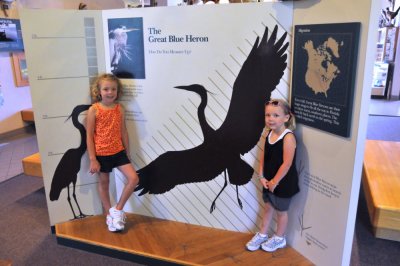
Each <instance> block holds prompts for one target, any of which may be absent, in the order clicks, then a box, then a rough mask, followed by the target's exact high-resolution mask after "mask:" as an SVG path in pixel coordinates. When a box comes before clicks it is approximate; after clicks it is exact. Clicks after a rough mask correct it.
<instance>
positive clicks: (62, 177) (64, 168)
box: [49, 104, 91, 219]
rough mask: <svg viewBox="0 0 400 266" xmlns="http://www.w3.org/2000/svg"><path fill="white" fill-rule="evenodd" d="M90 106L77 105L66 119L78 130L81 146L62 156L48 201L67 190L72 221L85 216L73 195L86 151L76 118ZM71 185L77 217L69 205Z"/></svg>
mask: <svg viewBox="0 0 400 266" xmlns="http://www.w3.org/2000/svg"><path fill="white" fill-rule="evenodd" d="M90 106H91V105H84V104H83V105H78V106H76V107H75V108H74V109H73V111H72V114H71V115H70V116H69V117H68V118H67V120H68V119H70V118H72V124H73V125H74V126H75V127H76V128H77V129H78V130H79V133H80V135H81V144H80V145H79V147H77V148H74V149H69V150H67V151H66V152H65V153H64V155H63V156H62V158H61V160H60V162H59V163H58V165H57V167H56V170H55V171H54V175H53V179H52V181H51V188H50V194H49V196H50V200H51V201H56V200H58V199H59V198H60V194H61V191H62V190H63V189H64V188H67V191H68V192H67V200H68V203H69V206H70V207H71V211H72V214H73V215H74V219H78V218H84V217H86V216H87V215H86V214H83V213H82V211H81V208H80V206H79V203H78V201H77V199H76V194H75V187H76V181H77V178H78V173H79V170H80V169H81V159H82V156H83V154H84V153H85V151H86V147H87V146H86V129H85V127H84V126H83V125H82V124H81V123H80V122H79V119H78V116H79V114H80V113H82V112H83V111H86V110H88V109H89V107H90ZM71 184H72V197H73V198H74V201H75V203H76V206H77V207H78V211H79V215H76V213H75V211H74V208H73V207H72V204H71V196H70V185H71Z"/></svg>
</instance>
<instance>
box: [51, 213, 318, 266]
mask: <svg viewBox="0 0 400 266" xmlns="http://www.w3.org/2000/svg"><path fill="white" fill-rule="evenodd" d="M55 228H56V236H57V240H58V243H59V244H62V245H67V246H70V247H75V248H79V249H84V250H87V251H91V252H95V253H98V254H103V255H108V256H112V257H116V258H120V259H125V260H130V261H134V262H137V263H142V264H146V265H252V266H256V265H279V266H280V265H312V263H311V262H310V261H308V260H307V259H306V258H304V257H303V256H302V255H300V254H299V253H298V252H297V251H295V250H294V249H293V248H291V247H289V246H287V247H285V248H283V249H279V250H277V251H276V252H274V253H267V252H265V251H263V250H257V251H255V252H250V251H247V250H246V249H245V244H246V242H247V241H249V240H250V239H251V238H252V236H253V235H252V234H249V233H240V232H231V231H227V230H220V229H215V228H209V227H204V226H198V225H190V224H186V223H181V222H174V221H169V220H163V219H158V218H154V217H148V216H142V215H137V214H127V224H126V228H125V230H124V231H122V232H119V233H112V232H109V231H108V229H107V226H106V223H105V216H104V215H98V216H91V217H87V218H84V219H78V220H72V221H69V222H64V223H60V224H56V226H55Z"/></svg>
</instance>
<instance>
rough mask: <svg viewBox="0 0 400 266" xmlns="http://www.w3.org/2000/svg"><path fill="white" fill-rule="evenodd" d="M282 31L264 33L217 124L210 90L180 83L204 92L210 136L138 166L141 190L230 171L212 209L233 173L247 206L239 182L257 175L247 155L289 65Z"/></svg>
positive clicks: (151, 191)
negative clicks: (209, 99)
mask: <svg viewBox="0 0 400 266" xmlns="http://www.w3.org/2000/svg"><path fill="white" fill-rule="evenodd" d="M277 31H278V27H277V26H275V28H274V30H273V31H272V33H271V36H270V37H269V38H268V28H267V27H266V28H265V32H264V35H263V37H262V40H261V42H259V37H257V39H256V40H255V42H254V45H253V48H252V50H251V52H250V53H249V55H248V57H247V59H246V61H245V62H244V64H243V66H242V68H241V70H240V72H239V74H238V76H237V78H236V80H235V82H234V85H233V92H232V97H231V102H230V105H229V109H228V113H227V115H226V118H225V120H224V122H223V123H222V125H221V127H220V128H218V129H217V130H214V129H213V128H212V127H211V126H210V125H208V123H207V121H206V117H205V113H204V109H205V107H206V105H207V90H206V89H205V88H204V87H203V86H202V85H198V84H194V85H189V86H177V87H175V88H178V89H184V90H188V91H192V92H195V93H197V94H199V95H200V97H201V99H202V101H201V103H200V105H199V107H198V119H199V123H200V126H201V130H202V132H203V136H204V140H203V143H201V144H200V145H199V146H196V147H194V148H192V149H188V150H181V151H167V152H165V153H164V154H162V155H160V156H159V157H157V158H156V159H155V160H154V161H152V162H151V163H150V164H148V165H146V166H145V167H143V168H141V169H140V170H138V174H139V184H138V186H137V188H136V189H135V191H140V193H139V196H141V195H144V194H146V193H149V194H161V193H165V192H167V191H169V190H171V189H172V188H174V187H175V186H177V185H180V184H186V183H195V182H207V181H210V180H212V179H214V178H215V177H216V176H218V175H219V174H221V173H222V172H224V178H225V183H224V185H223V187H222V189H221V191H220V192H219V193H218V195H217V196H216V198H215V200H214V201H213V203H212V205H211V208H210V212H213V210H214V209H215V202H216V200H217V198H218V197H219V195H220V194H221V193H222V191H223V190H224V189H225V187H226V186H227V175H228V176H229V181H230V183H231V184H233V185H236V191H237V196H238V203H239V206H240V207H242V204H241V201H240V199H239V195H238V186H240V185H244V184H246V183H248V182H249V181H250V180H251V178H252V176H253V173H254V169H253V168H252V167H251V166H250V165H248V164H247V163H246V162H245V161H244V160H242V158H241V155H244V154H245V153H247V152H249V151H250V150H251V149H252V148H253V147H254V146H255V145H256V144H257V142H258V141H259V139H260V136H261V134H262V131H263V128H264V104H265V102H267V101H268V100H269V99H270V97H271V93H272V91H273V90H274V89H275V88H276V86H277V85H278V84H279V81H280V79H281V78H282V76H283V73H284V70H285V68H286V66H287V63H286V59H287V55H286V54H285V51H286V49H287V47H288V45H289V44H288V43H287V42H286V43H285V39H286V36H287V33H286V32H285V33H284V34H283V35H282V36H281V37H280V38H279V40H277Z"/></svg>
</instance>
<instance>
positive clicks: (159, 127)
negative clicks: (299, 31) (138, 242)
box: [103, 4, 292, 231]
mask: <svg viewBox="0 0 400 266" xmlns="http://www.w3.org/2000/svg"><path fill="white" fill-rule="evenodd" d="M263 8H265V9H263ZM263 8H257V6H255V5H245V6H242V7H239V6H234V5H232V6H217V7H216V8H209V7H205V9H193V8H188V9H187V10H186V11H185V12H184V13H182V12H181V9H180V8H179V7H170V8H168V9H158V8H157V9H151V10H149V9H145V10H139V11H136V12H132V10H125V11H124V10H118V11H105V12H104V17H103V24H104V25H111V24H112V23H113V24H117V25H123V24H124V23H125V24H126V26H125V25H123V26H124V27H125V28H126V29H127V42H128V45H131V46H135V44H134V43H137V42H139V43H140V42H141V40H142V39H143V40H144V42H145V45H144V56H140V58H142V57H144V59H145V60H144V61H145V75H144V76H145V79H142V78H123V79H122V81H123V83H124V84H125V87H126V88H128V91H129V93H128V95H127V96H126V97H124V98H123V103H124V105H125V107H126V109H127V114H128V120H127V126H128V129H129V130H128V131H129V132H130V133H132V134H131V138H130V139H131V140H132V142H133V143H132V150H133V151H134V152H133V154H132V158H133V164H134V165H135V167H136V169H138V170H139V169H141V168H144V167H145V166H146V165H148V164H149V163H150V162H152V161H154V160H155V159H157V158H158V157H160V156H161V155H162V154H164V153H166V152H168V151H175V152H177V151H184V150H188V149H191V148H194V147H197V146H199V145H201V144H202V143H203V141H204V135H203V132H202V129H201V127H202V125H201V121H199V118H198V115H197V110H198V106H199V104H200V102H201V101H203V100H201V99H200V98H199V96H198V95H196V93H194V92H189V91H185V90H182V89H177V88H176V87H177V86H189V85H192V84H200V85H202V86H204V88H205V89H206V90H207V91H208V93H207V96H208V98H207V106H206V108H205V111H204V113H205V117H206V121H207V123H208V124H209V125H210V126H211V127H212V128H213V129H214V130H217V129H218V128H220V127H221V125H222V124H223V123H224V121H225V119H226V115H227V113H228V109H229V106H230V100H231V94H232V90H233V87H234V82H235V80H236V79H237V76H238V73H239V71H240V70H241V67H242V65H243V62H244V61H245V60H246V58H247V56H248V54H249V53H250V51H251V48H252V46H253V44H254V41H255V39H256V37H257V36H260V37H262V36H263V33H264V30H265V26H267V27H268V29H269V35H271V33H272V30H273V28H274V27H275V25H276V24H277V22H278V18H277V17H279V16H281V15H282V14H288V15H287V16H286V18H285V19H284V20H282V19H281V21H279V25H280V27H278V38H279V37H280V36H282V34H283V33H284V31H283V30H284V29H288V30H290V25H291V19H290V17H291V13H292V9H291V5H271V4H264V5H263ZM222 10H223V11H222ZM266 10H269V11H268V12H266ZM161 12H162V14H163V15H162V16H165V14H164V13H166V14H168V16H169V17H174V18H178V17H179V19H170V20H167V21H164V20H160V17H161ZM235 12H240V14H241V17H242V18H243V20H242V19H237V16H236V15H235ZM205 14H207V15H205ZM204 16H207V17H209V18H210V19H208V21H207V22H204V23H200V24H196V23H190V27H183V26H182V21H200V20H202V19H203V17H204ZM249 16H252V17H253V18H254V19H252V21H246V23H243V22H244V21H245V20H246V19H245V18H247V17H249ZM127 18H131V19H130V20H129V19H127ZM139 19H141V21H142V25H141V27H140V28H139V29H138V28H135V26H134V24H135V23H136V21H138V20H139ZM111 22H112V23H111ZM111 27H112V26H111ZM136 27H138V26H136ZM210 29H212V30H210ZM110 31H112V28H109V29H108V30H105V31H104V32H105V33H106V34H105V35H104V39H105V51H106V61H107V63H106V65H107V66H108V71H112V70H113V67H112V63H111V62H112V57H113V56H112V53H113V51H112V50H113V49H112V47H111V45H112V43H113V42H112V41H110V40H109V39H110V37H109V34H108V32H110ZM138 35H139V36H138ZM140 35H143V36H140ZM287 40H289V38H288V39H287ZM288 52H289V51H288ZM132 60H135V57H133V59H132ZM141 61H142V60H141ZM135 63H137V62H136V61H135V62H133V63H132V65H134V64H135ZM288 63H289V61H288ZM134 72H135V71H134V70H133V68H132V73H133V76H135V75H136V74H135V73H134ZM289 73H290V72H289V71H288V68H286V69H285V71H284V76H283V78H282V80H281V82H280V83H279V85H278V87H277V89H276V90H275V91H273V97H279V98H282V97H284V98H285V99H288V80H289ZM266 75H267V73H266ZM251 89H252V88H251V85H250V84H249V87H248V88H246V90H249V91H250V90H251ZM263 101H265V100H263ZM243 108H246V106H243ZM130 114H132V115H130ZM243 127H245V125H243ZM259 134H261V132H260V133H259ZM255 144H256V142H255V143H254V148H253V149H251V151H250V152H249V153H247V154H244V155H243V157H242V158H243V159H244V160H245V161H246V162H247V163H248V164H249V165H251V166H252V167H253V168H254V169H258V160H257V158H258V156H259V152H260V147H262V146H263V144H259V145H257V146H256V145H255ZM206 159H207V158H204V157H201V155H199V158H195V159H194V160H206ZM177 163H178V164H179V162H177ZM169 166H170V168H165V169H162V170H161V171H165V172H166V173H165V176H163V179H164V178H165V179H169V178H173V177H169V176H167V172H171V173H173V172H174V170H175V169H174V168H178V167H179V165H174V162H171V163H170V165H169ZM139 172H140V170H139ZM219 173H221V174H219ZM219 173H218V174H215V176H212V177H210V178H209V179H202V180H201V181H200V180H199V181H197V182H196V183H194V181H191V180H190V177H191V175H192V174H193V173H190V172H188V173H187V178H188V181H184V183H185V184H182V185H178V186H175V187H174V188H173V189H171V190H169V191H166V192H165V193H158V194H155V195H153V194H145V195H144V196H140V197H143V198H145V199H141V200H137V199H136V198H134V199H132V200H131V201H129V203H128V206H127V208H126V210H127V211H132V212H137V213H141V214H146V215H148V214H149V213H150V214H151V215H153V216H156V217H159V218H167V219H172V220H177V221H182V222H189V223H193V224H202V225H207V226H211V227H217V228H222V229H228V230H235V231H254V230H257V228H258V226H259V219H260V209H261V208H262V200H261V198H260V194H259V191H260V188H259V186H258V181H257V180H256V179H253V180H251V181H250V179H251V176H249V177H248V181H247V182H246V183H247V184H245V185H243V186H239V188H238V189H239V198H240V200H241V201H242V202H243V205H244V208H243V211H241V209H240V207H239V205H238V199H237V193H236V188H235V186H234V185H232V184H229V185H228V187H227V188H226V189H225V190H224V191H223V192H222V193H221V195H220V196H219V197H218V199H217V200H216V203H215V206H216V208H215V210H214V211H213V213H212V214H210V208H211V205H212V202H213V200H214V199H215V198H216V195H217V194H218V193H219V192H220V191H221V189H222V187H223V184H224V175H223V173H222V170H221V171H220V172H219ZM139 175H140V173H139ZM117 176H118V174H117ZM121 178H123V177H121ZM228 178H229V177H228ZM154 182H158V181H154ZM228 182H229V181H228ZM117 188H119V192H120V191H121V189H122V186H117ZM139 192H140V191H139ZM143 201H145V202H148V203H147V204H143ZM149 204H150V205H151V206H149ZM154 206H156V207H154ZM150 210H151V211H150Z"/></svg>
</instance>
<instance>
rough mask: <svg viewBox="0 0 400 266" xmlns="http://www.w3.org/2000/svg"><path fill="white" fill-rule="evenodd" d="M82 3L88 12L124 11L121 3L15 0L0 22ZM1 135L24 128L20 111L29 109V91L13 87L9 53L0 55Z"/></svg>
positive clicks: (99, 0)
mask: <svg viewBox="0 0 400 266" xmlns="http://www.w3.org/2000/svg"><path fill="white" fill-rule="evenodd" d="M81 2H84V3H85V4H86V5H87V9H90V10H100V9H117V8H124V6H125V5H124V1H123V0H113V1H109V0H86V1H79V0H18V1H16V2H13V3H12V4H11V6H10V9H9V10H7V11H0V18H10V19H18V18H19V10H20V9H22V8H26V9H78V6H79V3H81ZM0 93H1V94H0V98H2V99H3V100H4V101H3V104H2V105H1V103H0V135H1V134H4V133H7V132H10V131H14V130H16V129H20V128H23V127H24V126H26V123H24V122H23V121H22V117H21V114H20V111H21V110H24V109H28V108H32V101H31V93H30V87H29V86H25V87H16V86H15V82H14V73H13V70H12V63H11V55H10V53H9V52H0Z"/></svg>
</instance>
